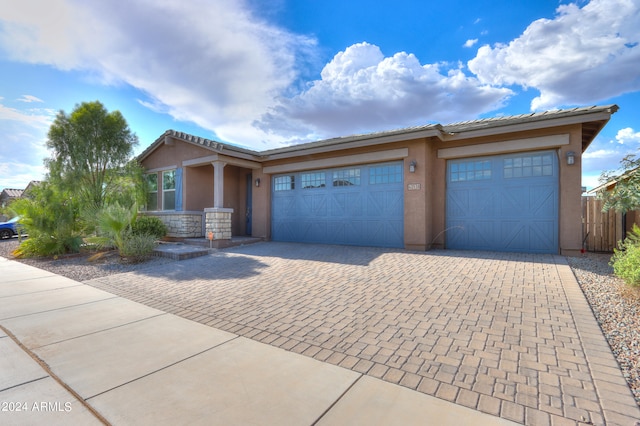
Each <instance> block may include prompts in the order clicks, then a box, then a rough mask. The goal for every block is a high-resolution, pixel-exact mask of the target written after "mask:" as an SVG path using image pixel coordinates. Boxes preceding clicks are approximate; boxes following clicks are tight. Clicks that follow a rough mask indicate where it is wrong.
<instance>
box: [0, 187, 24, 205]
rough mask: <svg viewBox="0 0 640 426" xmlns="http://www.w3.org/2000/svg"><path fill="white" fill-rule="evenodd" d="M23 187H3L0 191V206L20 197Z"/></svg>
mask: <svg viewBox="0 0 640 426" xmlns="http://www.w3.org/2000/svg"><path fill="white" fill-rule="evenodd" d="M23 192H24V189H13V188H5V189H3V190H2V192H0V207H3V208H4V207H7V206H8V205H9V203H11V202H12V201H13V200H15V199H17V198H20V197H22V193H23Z"/></svg>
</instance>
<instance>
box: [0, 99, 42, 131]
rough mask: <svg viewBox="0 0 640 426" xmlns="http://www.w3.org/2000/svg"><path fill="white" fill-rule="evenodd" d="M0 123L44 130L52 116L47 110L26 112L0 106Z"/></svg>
mask: <svg viewBox="0 0 640 426" xmlns="http://www.w3.org/2000/svg"><path fill="white" fill-rule="evenodd" d="M0 121H14V122H19V123H22V124H27V125H29V126H31V127H36V128H40V129H46V128H48V127H49V126H50V125H51V123H52V121H53V114H52V112H51V111H50V110H47V109H32V110H30V112H26V111H21V110H19V109H16V108H11V107H8V106H5V105H2V104H0Z"/></svg>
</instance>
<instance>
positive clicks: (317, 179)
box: [300, 172, 326, 189]
mask: <svg viewBox="0 0 640 426" xmlns="http://www.w3.org/2000/svg"><path fill="white" fill-rule="evenodd" d="M300 180H301V181H302V189H312V188H324V187H325V186H326V178H325V173H324V172H314V173H303V174H302V176H300Z"/></svg>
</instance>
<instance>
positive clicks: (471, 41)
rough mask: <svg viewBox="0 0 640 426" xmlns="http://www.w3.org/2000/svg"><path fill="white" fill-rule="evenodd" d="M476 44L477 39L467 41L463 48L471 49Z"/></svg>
mask: <svg viewBox="0 0 640 426" xmlns="http://www.w3.org/2000/svg"><path fill="white" fill-rule="evenodd" d="M477 42H478V39H477V38H474V39H469V40H467V41H466V42H465V43H464V45H463V46H464V47H473V46H474V45H475V44H476V43H477Z"/></svg>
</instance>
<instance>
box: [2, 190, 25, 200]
mask: <svg viewBox="0 0 640 426" xmlns="http://www.w3.org/2000/svg"><path fill="white" fill-rule="evenodd" d="M23 192H24V189H13V188H5V189H3V190H2V194H6V195H7V197H8V198H20V197H21V196H22V193H23Z"/></svg>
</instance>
